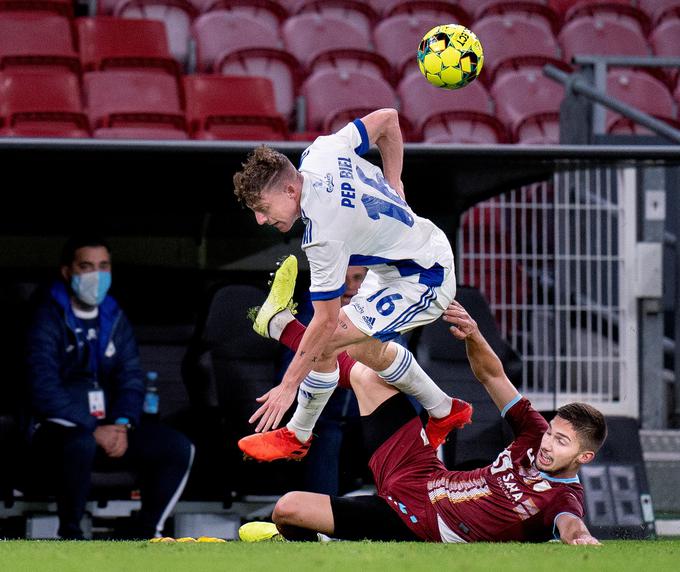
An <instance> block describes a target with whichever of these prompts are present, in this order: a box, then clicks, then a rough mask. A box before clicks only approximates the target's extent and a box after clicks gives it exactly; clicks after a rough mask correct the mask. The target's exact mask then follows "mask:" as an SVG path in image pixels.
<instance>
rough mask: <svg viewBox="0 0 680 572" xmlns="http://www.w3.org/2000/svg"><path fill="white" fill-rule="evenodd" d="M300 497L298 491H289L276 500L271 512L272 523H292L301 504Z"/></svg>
mask: <svg viewBox="0 0 680 572" xmlns="http://www.w3.org/2000/svg"><path fill="white" fill-rule="evenodd" d="M300 497H301V495H300V493H297V492H291V493H286V494H285V495H283V496H282V497H281V498H280V499H279V500H278V502H277V503H276V506H275V507H274V512H273V513H272V520H273V521H274V524H276V525H285V524H291V523H293V521H294V520H295V517H296V516H297V514H298V513H299V512H300V508H301V506H302V501H301V498H300Z"/></svg>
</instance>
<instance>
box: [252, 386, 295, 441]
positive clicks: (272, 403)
mask: <svg viewBox="0 0 680 572" xmlns="http://www.w3.org/2000/svg"><path fill="white" fill-rule="evenodd" d="M296 394H297V388H296V387H291V386H289V385H284V384H283V383H280V384H279V385H277V386H276V387H274V388H272V389H270V390H269V391H268V392H267V393H265V394H264V395H262V396H260V397H258V398H257V399H256V401H257V402H258V403H262V406H261V407H260V408H259V409H258V410H257V411H256V412H255V413H253V416H252V417H251V418H250V419H248V423H255V422H256V421H257V420H258V419H259V420H260V421H259V423H258V424H257V427H255V432H256V433H260V432H263V431H269V430H270V429H276V428H277V427H278V426H279V423H281V419H282V418H283V416H284V415H285V413H286V411H288V408H289V407H290V406H291V405H292V403H293V401H294V400H295V395H296Z"/></svg>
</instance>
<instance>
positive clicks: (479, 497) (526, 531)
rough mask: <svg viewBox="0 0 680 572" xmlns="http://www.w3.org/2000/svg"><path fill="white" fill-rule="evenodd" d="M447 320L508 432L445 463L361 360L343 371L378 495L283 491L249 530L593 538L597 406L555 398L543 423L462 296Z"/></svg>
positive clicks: (294, 535)
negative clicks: (589, 479) (477, 455)
mask: <svg viewBox="0 0 680 572" xmlns="http://www.w3.org/2000/svg"><path fill="white" fill-rule="evenodd" d="M443 319H444V320H445V321H447V322H448V323H450V324H451V328H450V329H451V332H452V334H453V335H454V336H455V337H456V338H458V339H460V340H465V345H466V350H467V355H468V359H469V361H470V366H471V368H472V371H473V372H474V374H475V376H476V377H477V379H478V380H479V381H480V383H481V384H482V385H483V386H484V388H485V389H486V390H487V392H488V393H489V395H490V397H491V399H492V400H493V401H494V403H495V404H496V406H497V407H498V408H499V410H500V411H501V415H502V416H503V417H504V418H505V419H506V420H507V421H508V423H509V424H510V426H511V427H512V429H513V432H514V434H515V440H514V441H513V442H512V443H511V444H510V445H509V446H508V447H507V448H506V449H504V450H503V451H502V452H501V453H500V455H499V456H498V458H497V459H496V460H495V461H494V462H493V463H492V464H491V465H488V466H486V467H483V468H479V469H474V470H471V471H450V470H447V469H446V467H445V466H444V465H443V463H442V462H441V461H440V460H439V459H438V458H437V455H436V452H435V449H434V448H433V447H432V446H431V445H430V443H429V442H428V440H427V436H426V434H425V431H424V430H423V426H422V423H421V421H420V418H419V417H418V416H417V415H416V414H415V412H414V410H413V408H412V407H411V405H410V403H409V402H408V400H407V399H406V397H405V396H404V395H403V394H400V393H399V392H398V391H397V390H396V389H395V388H393V387H391V386H390V385H389V384H386V383H376V381H375V380H374V379H372V375H370V371H367V368H366V367H365V366H363V365H362V364H360V363H356V364H355V365H354V366H353V367H352V369H351V372H350V380H351V383H352V387H353V389H354V391H355V393H356V395H357V399H358V401H359V409H360V412H361V415H362V424H363V431H364V441H365V444H366V448H367V450H368V452H369V454H370V455H371V457H370V462H369V466H370V468H371V470H372V472H373V475H374V477H375V482H376V487H377V496H366V497H350V498H339V497H330V496H327V495H319V494H315V493H307V492H290V493H288V494H286V495H284V496H283V497H282V498H281V499H280V500H279V502H278V503H277V504H276V507H275V509H274V514H273V520H274V523H275V524H271V523H249V524H247V525H244V527H242V531H241V537H242V539H244V540H251V541H254V540H264V539H269V538H272V537H283V538H286V539H291V540H303V539H312V538H316V535H317V533H322V534H325V535H328V536H332V537H334V538H340V539H347V540H361V539H371V540H421V541H428V542H479V541H491V542H509V541H519V542H522V541H523V542H541V541H547V540H549V539H551V538H553V537H555V538H560V539H561V540H562V541H563V542H565V543H567V544H599V542H598V541H597V540H596V539H595V538H594V537H593V536H592V535H591V534H590V533H589V531H588V529H587V528H586V526H585V524H584V522H583V516H584V511H583V488H582V486H581V484H580V483H579V478H578V476H577V473H578V471H579V469H580V467H581V466H582V465H584V464H586V463H589V462H590V461H592V460H593V458H594V457H595V454H596V452H597V451H598V449H599V448H600V446H601V445H602V443H603V442H604V440H605V438H606V435H607V428H606V424H605V420H604V417H603V415H602V414H601V413H600V412H599V411H598V410H597V409H595V408H593V407H591V406H590V405H587V404H584V403H572V404H569V405H565V406H563V407H561V408H560V409H558V411H557V414H556V416H555V417H554V418H553V419H552V421H551V422H550V423H548V422H546V420H545V419H544V418H543V417H542V416H541V415H540V414H539V413H538V412H537V411H536V410H535V409H534V408H533V407H532V406H531V404H530V403H529V401H528V400H527V399H525V398H523V397H522V396H521V395H520V394H519V393H518V391H517V390H516V389H515V387H514V386H513V385H512V383H511V382H510V381H509V379H508V378H507V376H506V374H505V372H504V370H503V365H502V363H501V361H500V359H499V358H498V356H496V354H495V353H494V352H493V350H492V349H491V346H489V344H488V343H487V341H486V340H485V339H484V337H483V336H482V334H481V333H480V331H479V328H478V327H477V324H476V322H475V321H474V320H473V319H472V318H471V317H470V316H469V315H468V313H467V311H466V310H465V309H464V308H463V307H462V306H461V305H460V304H458V303H457V302H453V303H452V304H451V305H450V306H449V307H448V308H447V310H446V312H445V313H444V317H443Z"/></svg>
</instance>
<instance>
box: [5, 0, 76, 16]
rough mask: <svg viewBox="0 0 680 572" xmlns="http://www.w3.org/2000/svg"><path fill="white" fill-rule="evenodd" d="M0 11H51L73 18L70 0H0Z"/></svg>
mask: <svg viewBox="0 0 680 572" xmlns="http://www.w3.org/2000/svg"><path fill="white" fill-rule="evenodd" d="M0 12H52V13H54V14H59V15H60V16H65V17H66V18H73V2H72V1H71V0H0Z"/></svg>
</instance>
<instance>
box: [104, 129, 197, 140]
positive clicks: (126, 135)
mask: <svg viewBox="0 0 680 572" xmlns="http://www.w3.org/2000/svg"><path fill="white" fill-rule="evenodd" d="M94 137H95V139H132V140H135V139H152V140H155V141H161V140H168V139H173V140H174V139H177V140H186V139H189V135H188V134H187V132H186V131H180V130H179V129H166V128H165V127H102V128H101V129H97V130H96V131H95V132H94Z"/></svg>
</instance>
